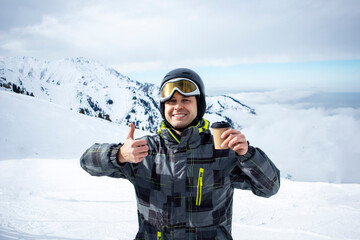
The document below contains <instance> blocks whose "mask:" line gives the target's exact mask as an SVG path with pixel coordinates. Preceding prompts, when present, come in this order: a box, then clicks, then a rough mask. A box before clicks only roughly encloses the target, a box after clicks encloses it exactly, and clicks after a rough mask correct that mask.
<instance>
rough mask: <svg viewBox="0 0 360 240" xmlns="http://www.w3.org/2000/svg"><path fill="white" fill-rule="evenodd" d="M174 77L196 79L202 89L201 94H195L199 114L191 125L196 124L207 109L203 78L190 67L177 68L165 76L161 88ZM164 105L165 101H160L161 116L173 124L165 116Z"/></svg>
mask: <svg viewBox="0 0 360 240" xmlns="http://www.w3.org/2000/svg"><path fill="white" fill-rule="evenodd" d="M174 78H188V79H190V80H192V81H194V82H195V83H196V85H197V86H198V88H199V90H200V95H197V96H195V97H196V102H197V111H198V112H197V116H196V118H195V119H194V121H193V122H192V123H191V124H190V126H192V125H196V124H197V123H198V122H199V121H200V120H201V119H202V117H203V116H204V114H205V110H206V101H205V86H204V83H203V81H202V79H201V78H200V76H199V75H198V74H197V73H196V72H194V71H193V70H191V69H188V68H177V69H174V70H172V71H170V72H169V73H168V74H166V75H165V77H164V78H163V80H162V81H161V85H160V88H161V87H162V86H163V85H164V83H166V82H167V81H169V80H171V79H174ZM164 106H165V104H164V102H161V101H160V113H161V116H162V117H163V119H164V121H165V123H166V124H167V125H168V126H171V124H170V123H169V122H168V121H167V120H166V118H165V113H164V109H165V107H164ZM171 127H172V126H171ZM177 130H183V129H177Z"/></svg>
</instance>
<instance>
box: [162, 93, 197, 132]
mask: <svg viewBox="0 0 360 240" xmlns="http://www.w3.org/2000/svg"><path fill="white" fill-rule="evenodd" d="M164 112H165V118H166V120H167V121H168V122H169V123H170V124H171V125H172V126H173V127H175V128H184V127H187V126H188V125H189V124H190V123H191V122H192V121H193V120H194V119H195V118H196V116H197V103H196V97H195V96H183V95H181V94H180V93H178V92H175V93H174V95H173V96H172V98H171V99H169V100H168V101H166V102H165V111H164Z"/></svg>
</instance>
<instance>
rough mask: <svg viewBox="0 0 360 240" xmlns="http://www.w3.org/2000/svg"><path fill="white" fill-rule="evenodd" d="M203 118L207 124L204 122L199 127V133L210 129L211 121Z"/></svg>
mask: <svg viewBox="0 0 360 240" xmlns="http://www.w3.org/2000/svg"><path fill="white" fill-rule="evenodd" d="M203 120H204V123H205V124H204V126H203V127H201V128H199V133H201V132H203V131H204V130H208V129H209V121H208V120H206V119H205V118H203ZM199 124H200V122H199ZM199 124H198V125H196V126H199Z"/></svg>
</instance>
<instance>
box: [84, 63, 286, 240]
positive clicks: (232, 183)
mask: <svg viewBox="0 0 360 240" xmlns="http://www.w3.org/2000/svg"><path fill="white" fill-rule="evenodd" d="M205 109H206V103H205V90H204V84H203V81H202V80H201V78H200V77H199V75H198V74H197V73H195V72H194V71H192V70H190V69H185V68H180V69H175V70H173V71H171V72H169V73H168V74H167V75H166V76H165V77H164V79H163V81H162V83H161V101H160V111H161V115H162V117H163V123H162V126H161V128H160V129H159V131H158V134H157V135H154V136H144V137H143V138H141V139H137V140H134V131H135V127H134V125H133V124H131V127H130V132H129V134H128V136H127V139H126V141H125V142H124V143H123V144H95V145H93V146H92V147H90V148H89V149H88V150H87V151H86V152H85V153H84V155H83V156H82V157H81V160H80V162H81V166H82V168H83V169H85V170H86V171H87V172H89V173H90V174H91V175H94V176H110V177H116V178H126V179H128V180H129V181H130V182H131V183H132V184H133V185H134V188H135V192H136V197H137V201H138V220H139V231H138V233H137V235H136V238H135V239H154V240H155V239H157V240H159V239H161V240H164V239H174V240H177V239H179V240H180V239H184V240H185V239H187V240H193V239H203V240H205V239H206V240H210V239H232V237H231V219H232V203H233V193H234V188H240V189H249V190H251V191H252V192H253V193H254V194H256V195H258V196H262V197H270V196H272V195H273V194H275V193H276V192H277V191H278V189H279V187H280V172H279V170H278V169H277V168H276V167H275V165H274V164H273V163H272V162H271V161H270V159H269V158H268V157H267V156H266V154H265V153H264V152H262V151H261V150H260V149H258V148H254V147H252V146H249V145H248V142H247V141H246V138H245V136H244V135H243V134H242V133H241V132H240V131H237V130H235V129H229V130H227V131H225V132H224V133H223V134H222V137H223V138H224V139H225V140H224V142H223V146H228V147H229V148H230V149H226V150H215V149H214V144H213V138H212V135H211V132H210V131H209V128H208V127H209V122H208V121H207V120H205V119H203V115H204V113H205Z"/></svg>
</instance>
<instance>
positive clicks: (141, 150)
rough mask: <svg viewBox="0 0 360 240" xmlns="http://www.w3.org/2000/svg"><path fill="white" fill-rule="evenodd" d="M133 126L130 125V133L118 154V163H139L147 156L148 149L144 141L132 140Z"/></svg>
mask: <svg viewBox="0 0 360 240" xmlns="http://www.w3.org/2000/svg"><path fill="white" fill-rule="evenodd" d="M134 132H135V125H134V124H133V123H130V131H129V134H128V136H127V137H126V140H125V143H124V145H122V146H121V148H120V150H119V152H118V160H119V162H120V163H125V162H130V163H139V162H141V161H142V160H144V158H145V157H146V156H147V155H148V150H149V147H148V145H147V143H146V140H145V139H139V140H134Z"/></svg>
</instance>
